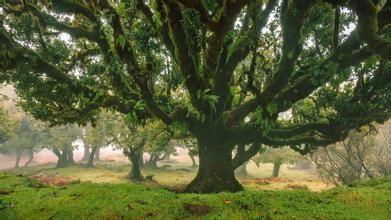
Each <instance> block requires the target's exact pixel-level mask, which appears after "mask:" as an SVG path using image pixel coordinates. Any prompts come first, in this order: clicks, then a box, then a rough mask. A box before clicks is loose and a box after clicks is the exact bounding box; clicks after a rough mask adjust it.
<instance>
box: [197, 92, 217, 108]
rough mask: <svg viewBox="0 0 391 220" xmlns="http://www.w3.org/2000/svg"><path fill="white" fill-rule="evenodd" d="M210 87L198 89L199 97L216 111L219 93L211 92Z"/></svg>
mask: <svg viewBox="0 0 391 220" xmlns="http://www.w3.org/2000/svg"><path fill="white" fill-rule="evenodd" d="M210 92H211V90H210V89H205V90H204V91H201V90H197V99H199V100H201V102H202V103H207V104H208V105H209V107H210V108H211V110H212V112H214V113H215V112H216V103H217V102H218V101H219V98H220V97H218V96H217V95H212V94H209V93H210Z"/></svg>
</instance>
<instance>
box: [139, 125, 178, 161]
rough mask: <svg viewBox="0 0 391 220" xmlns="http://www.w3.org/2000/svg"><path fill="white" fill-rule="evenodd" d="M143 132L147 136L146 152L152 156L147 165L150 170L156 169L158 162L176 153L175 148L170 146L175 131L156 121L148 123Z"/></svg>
mask: <svg viewBox="0 0 391 220" xmlns="http://www.w3.org/2000/svg"><path fill="white" fill-rule="evenodd" d="M143 130H144V132H145V134H147V139H146V143H145V147H144V152H146V153H148V154H149V155H150V158H149V160H148V161H146V163H145V165H146V166H147V167H148V168H151V169H156V168H157V162H158V161H161V160H165V159H168V158H169V156H170V155H171V154H173V153H175V152H176V149H175V147H174V146H173V145H172V144H170V141H171V140H172V139H173V137H174V131H171V130H170V129H169V128H168V127H167V126H166V125H165V124H163V123H162V122H160V121H156V120H155V121H151V122H149V123H147V124H146V125H145V126H144V127H143Z"/></svg>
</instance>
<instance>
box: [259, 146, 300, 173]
mask: <svg viewBox="0 0 391 220" xmlns="http://www.w3.org/2000/svg"><path fill="white" fill-rule="evenodd" d="M300 159H302V157H301V156H300V154H299V153H297V152H295V151H293V150H292V149H290V148H289V147H283V148H266V149H265V151H264V152H261V153H259V155H257V156H256V157H254V158H253V159H252V160H253V161H254V162H255V164H257V165H258V166H259V164H260V163H272V164H273V174H272V175H273V177H278V175H279V173H280V168H281V165H283V164H294V163H295V162H296V161H298V160H300Z"/></svg>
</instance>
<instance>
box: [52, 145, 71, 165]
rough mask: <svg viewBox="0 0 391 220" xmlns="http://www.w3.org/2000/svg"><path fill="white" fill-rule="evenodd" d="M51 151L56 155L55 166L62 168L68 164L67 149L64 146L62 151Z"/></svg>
mask: <svg viewBox="0 0 391 220" xmlns="http://www.w3.org/2000/svg"><path fill="white" fill-rule="evenodd" d="M53 153H54V154H55V155H56V156H57V157H58V160H57V165H56V168H64V167H67V166H68V165H69V161H68V150H67V149H65V148H64V149H63V150H62V152H61V151H60V150H58V149H53Z"/></svg>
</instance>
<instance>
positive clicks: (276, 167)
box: [273, 162, 281, 177]
mask: <svg viewBox="0 0 391 220" xmlns="http://www.w3.org/2000/svg"><path fill="white" fill-rule="evenodd" d="M280 167H281V162H275V163H274V166H273V177H278V175H279V173H280Z"/></svg>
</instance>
